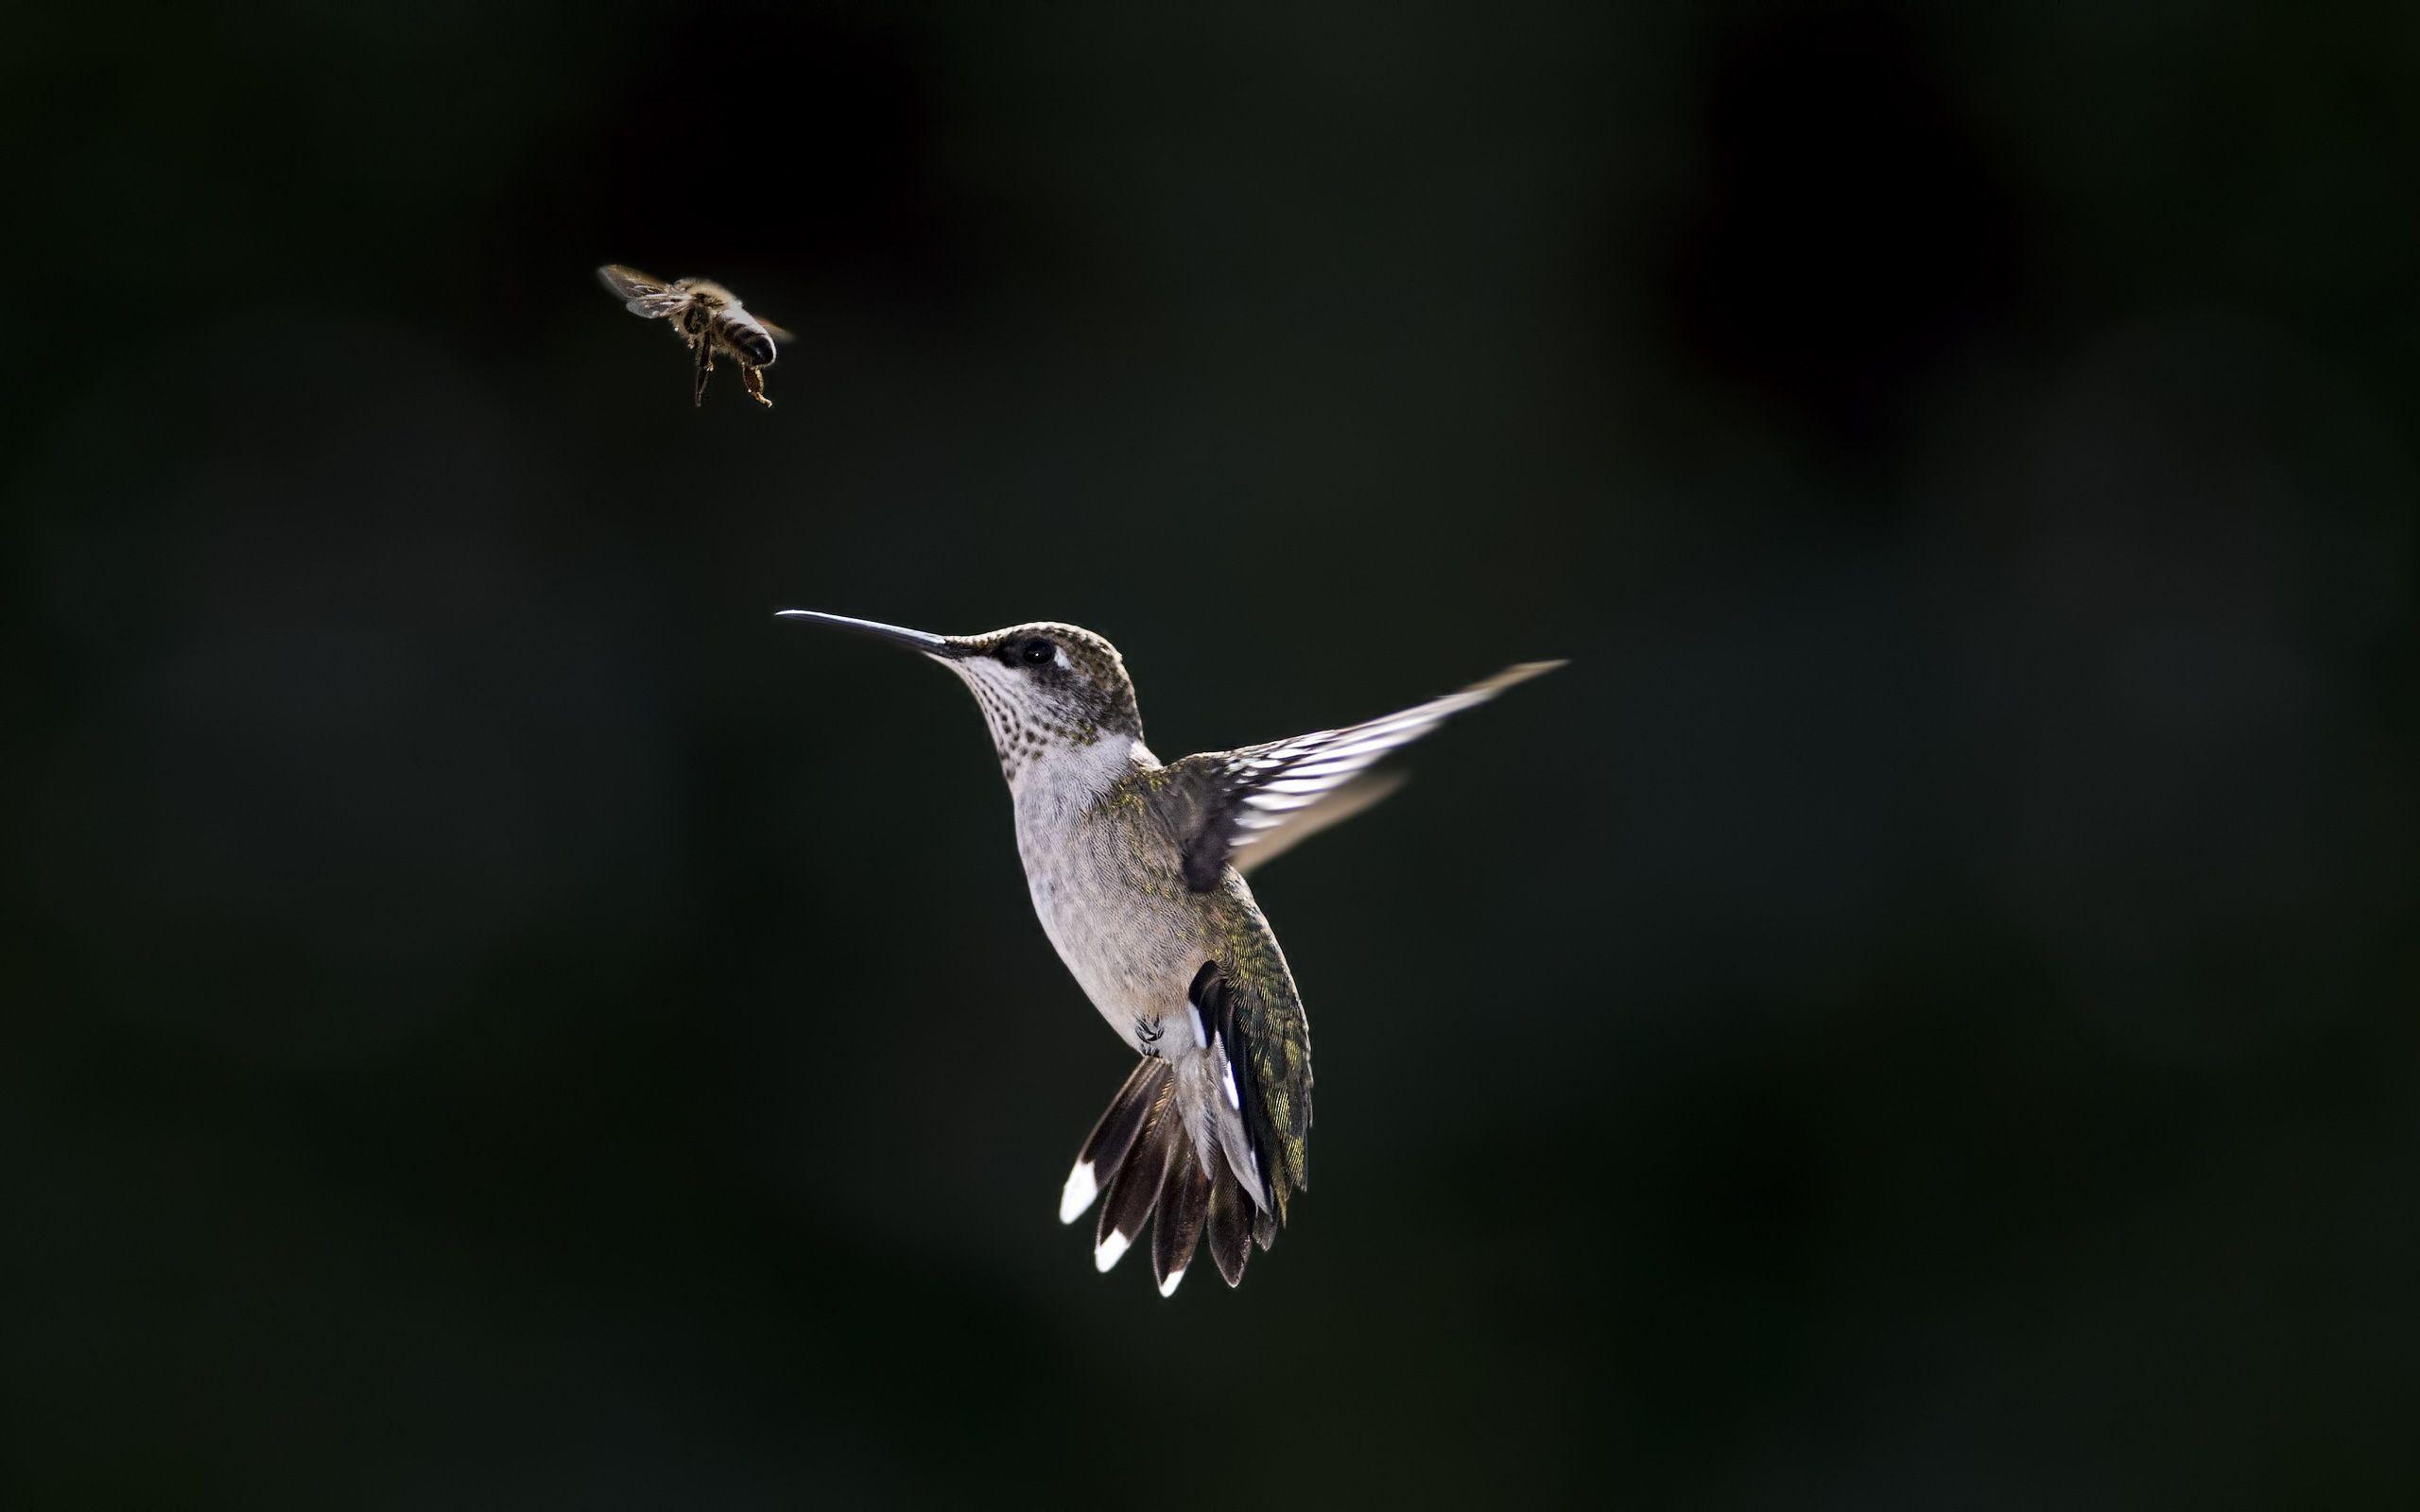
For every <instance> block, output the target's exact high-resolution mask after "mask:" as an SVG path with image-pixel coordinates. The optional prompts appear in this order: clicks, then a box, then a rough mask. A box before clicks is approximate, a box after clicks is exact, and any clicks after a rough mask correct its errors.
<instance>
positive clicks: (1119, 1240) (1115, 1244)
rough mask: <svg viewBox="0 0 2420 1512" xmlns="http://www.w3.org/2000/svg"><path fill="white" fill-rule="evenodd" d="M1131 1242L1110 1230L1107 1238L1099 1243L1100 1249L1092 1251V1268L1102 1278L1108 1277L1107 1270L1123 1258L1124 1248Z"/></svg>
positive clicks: (1115, 1231)
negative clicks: (1102, 1276)
mask: <svg viewBox="0 0 2420 1512" xmlns="http://www.w3.org/2000/svg"><path fill="white" fill-rule="evenodd" d="M1133 1242H1134V1241H1132V1239H1129V1238H1127V1237H1126V1236H1125V1235H1124V1234H1121V1233H1119V1232H1118V1231H1117V1230H1116V1229H1111V1230H1110V1231H1109V1237H1107V1238H1106V1239H1103V1240H1102V1241H1101V1242H1100V1247H1099V1248H1098V1249H1096V1250H1094V1251H1093V1268H1094V1269H1095V1270H1098V1271H1099V1272H1100V1273H1101V1274H1102V1275H1104V1276H1106V1275H1108V1274H1109V1268H1110V1267H1111V1266H1112V1265H1115V1264H1116V1263H1118V1262H1119V1261H1120V1260H1122V1259H1124V1258H1125V1255H1126V1246H1128V1245H1131V1244H1132V1243H1133Z"/></svg>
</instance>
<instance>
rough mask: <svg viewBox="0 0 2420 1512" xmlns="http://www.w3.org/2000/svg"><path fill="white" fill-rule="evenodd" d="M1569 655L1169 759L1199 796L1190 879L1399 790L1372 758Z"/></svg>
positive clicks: (1187, 868) (1258, 856) (1188, 858)
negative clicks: (1332, 724)
mask: <svg viewBox="0 0 2420 1512" xmlns="http://www.w3.org/2000/svg"><path fill="white" fill-rule="evenodd" d="M1561 665H1563V663H1562V662H1522V663H1520V664H1519V665H1518V666H1511V667H1507V668H1505V669H1504V670H1503V671H1501V672H1499V673H1497V674H1496V675H1495V676H1494V677H1492V678H1489V679H1485V680H1484V681H1480V682H1474V683H1472V684H1471V685H1470V686H1469V687H1467V688H1464V689H1463V690H1462V691H1461V692H1460V693H1449V694H1447V695H1446V696H1443V697H1442V698H1432V699H1430V700H1429V701H1428V702H1426V703H1424V704H1417V705H1414V706H1413V707H1412V708H1409V709H1405V710H1402V711H1400V712H1398V713H1392V714H1387V715H1385V716H1383V717H1381V718H1377V719H1370V720H1364V721H1363V722H1362V723H1360V724H1357V725H1347V726H1345V727H1344V728H1343V729H1341V730H1319V731H1317V732H1315V733H1313V734H1308V735H1297V736H1295V737H1294V738H1293V739H1291V740H1276V741H1271V742H1269V743H1268V744H1267V745H1261V746H1246V747H1243V748H1242V749H1240V750H1224V751H1208V752H1204V753H1203V754H1201V755H1199V756H1187V757H1185V758H1184V760H1183V761H1180V762H1176V763H1174V764H1172V765H1171V766H1170V767H1169V770H1170V772H1171V773H1172V774H1173V775H1175V776H1176V777H1177V779H1178V780H1179V781H1180V782H1183V783H1184V785H1185V786H1187V787H1189V788H1191V789H1192V790H1193V791H1192V792H1191V794H1190V795H1189V796H1190V797H1192V798H1193V799H1194V800H1195V802H1196V804H1197V805H1198V807H1197V815H1196V817H1195V820H1194V823H1193V824H1192V826H1191V828H1190V829H1189V830H1188V831H1186V832H1185V833H1184V834H1183V835H1182V838H1183V840H1184V881H1185V885H1186V886H1188V887H1191V888H1192V889H1193V890H1194V891H1196V892H1208V891H1209V890H1210V889H1212V888H1214V887H1216V886H1218V885H1219V876H1220V874H1221V873H1222V872H1223V871H1224V869H1225V868H1227V867H1229V866H1233V867H1235V868H1236V869H1237V870H1238V871H1243V870H1249V869H1251V868H1253V867H1254V866H1257V865H1258V864H1259V863H1261V862H1263V861H1267V860H1269V859H1270V858H1271V857H1272V856H1275V855H1277V854H1278V853H1279V852H1280V851H1287V850H1290V849H1291V848H1292V847H1293V846H1295V845H1296V844H1297V843H1299V842H1301V841H1303V840H1305V839H1307V838H1308V837H1309V836H1311V835H1313V834H1316V833H1319V832H1320V831H1322V830H1324V829H1326V828H1327V827H1328V826H1330V825H1332V824H1336V823H1338V822H1340V821H1341V820H1344V819H1348V818H1351V817H1352V816H1354V815H1356V814H1358V813H1360V812H1361V811H1362V810H1363V809H1366V808H1368V807H1369V806H1370V805H1371V804H1373V803H1375V802H1376V801H1378V799H1382V798H1385V797H1386V796H1387V795H1388V794H1390V793H1392V792H1393V791H1394V790H1395V788H1396V787H1398V786H1400V785H1401V783H1402V779H1401V778H1399V777H1395V776H1392V775H1381V774H1373V773H1371V772H1370V770H1369V768H1370V766H1371V765H1372V764H1373V763H1374V762H1376V761H1378V760H1379V759H1380V758H1382V757H1384V756H1386V755H1387V753H1389V752H1390V751H1392V750H1393V749H1395V748H1396V747H1399V746H1405V745H1409V743H1410V742H1412V741H1415V740H1418V739H1419V738H1420V737H1421V736H1423V735H1426V734H1427V733H1428V732H1429V731H1430V730H1435V729H1436V728H1437V727H1438V726H1439V725H1440V724H1443V722H1444V721H1445V720H1447V719H1449V718H1451V717H1452V716H1454V715H1455V714H1458V713H1461V712H1462V711H1463V710H1465V709H1476V708H1478V706H1479V705H1480V704H1483V703H1485V702H1487V700H1489V699H1490V698H1493V697H1495V696H1496V695H1497V694H1499V693H1502V692H1503V691H1504V690H1505V689H1507V688H1509V687H1512V686H1513V684H1514V683H1518V682H1527V681H1529V680H1530V679H1531V678H1534V677H1537V676H1539V675H1540V674H1542V673H1547V672H1551V671H1553V670H1554V669H1555V668H1557V667H1559V666H1561Z"/></svg>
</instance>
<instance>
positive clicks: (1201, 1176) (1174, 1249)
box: [1151, 1119, 1210, 1297]
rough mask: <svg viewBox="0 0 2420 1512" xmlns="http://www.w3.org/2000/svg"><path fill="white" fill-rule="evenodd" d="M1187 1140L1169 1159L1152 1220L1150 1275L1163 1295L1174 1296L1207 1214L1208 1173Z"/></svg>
mask: <svg viewBox="0 0 2420 1512" xmlns="http://www.w3.org/2000/svg"><path fill="white" fill-rule="evenodd" d="M1169 1122H1170V1123H1175V1122H1176V1120H1174V1119H1170V1120H1169ZM1190 1143H1191V1142H1190V1141H1185V1142H1184V1145H1183V1146H1181V1147H1180V1148H1179V1149H1178V1151H1177V1152H1176V1155H1175V1156H1174V1158H1173V1159H1171V1160H1169V1161H1168V1174H1167V1180H1166V1181H1164V1182H1162V1183H1161V1185H1160V1209H1159V1213H1158V1215H1157V1216H1155V1217H1154V1218H1152V1220H1151V1274H1152V1276H1153V1277H1155V1278H1156V1279H1157V1280H1158V1281H1159V1283H1160V1295H1161V1296H1162V1297H1174V1296H1175V1295H1176V1288H1177V1283H1178V1282H1179V1281H1182V1280H1184V1272H1185V1269H1186V1267H1188V1266H1190V1265H1191V1264H1192V1263H1193V1251H1194V1249H1195V1248H1196V1247H1197V1246H1199V1245H1200V1243H1201V1225H1202V1224H1203V1222H1205V1221H1206V1220H1207V1219H1208V1218H1209V1216H1210V1174H1209V1173H1208V1172H1206V1171H1204V1170H1202V1169H1201V1161H1200V1160H1195V1159H1194V1158H1193V1151H1192V1150H1191V1148H1190V1147H1189V1146H1190Z"/></svg>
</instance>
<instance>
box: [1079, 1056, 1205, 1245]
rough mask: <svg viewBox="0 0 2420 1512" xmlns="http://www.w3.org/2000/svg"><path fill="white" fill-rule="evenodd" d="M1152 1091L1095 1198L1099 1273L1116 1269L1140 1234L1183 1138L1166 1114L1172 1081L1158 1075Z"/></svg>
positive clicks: (1179, 1123) (1176, 1122)
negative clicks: (1137, 1127) (1103, 1191)
mask: <svg viewBox="0 0 2420 1512" xmlns="http://www.w3.org/2000/svg"><path fill="white" fill-rule="evenodd" d="M1152 1087H1153V1089H1154V1091H1153V1092H1152V1095H1151V1096H1150V1100H1149V1103H1148V1105H1147V1106H1146V1107H1145V1108H1144V1111H1143V1126H1142V1131H1141V1132H1140V1133H1138V1134H1137V1135H1135V1137H1134V1141H1133V1144H1132V1148H1130V1149H1128V1150H1127V1152H1126V1157H1125V1159H1124V1160H1121V1161H1119V1162H1118V1166H1117V1174H1116V1176H1115V1177H1112V1178H1111V1179H1110V1183H1109V1194H1108V1195H1107V1196H1105V1197H1103V1198H1102V1199H1101V1205H1100V1226H1099V1227H1098V1229H1095V1230H1094V1232H1093V1264H1094V1265H1095V1266H1097V1267H1098V1268H1099V1269H1101V1270H1104V1271H1106V1270H1108V1269H1109V1268H1110V1267H1111V1266H1113V1265H1115V1264H1116V1263H1117V1262H1118V1260H1119V1259H1120V1258H1121V1257H1123V1256H1124V1255H1125V1253H1126V1250H1127V1246H1130V1245H1132V1244H1133V1243H1134V1241H1135V1240H1136V1239H1137V1238H1139V1237H1140V1236H1141V1235H1142V1232H1143V1225H1144V1224H1145V1223H1146V1222H1147V1221H1149V1220H1150V1216H1151V1209H1152V1208H1153V1207H1154V1206H1156V1205H1157V1204H1158V1202H1159V1200H1160V1183H1161V1181H1162V1179H1163V1178H1164V1177H1166V1176H1167V1168H1168V1160H1169V1158H1170V1157H1171V1156H1172V1155H1173V1154H1174V1153H1175V1151H1176V1148H1177V1143H1178V1141H1179V1140H1181V1139H1182V1138H1183V1137H1184V1120H1183V1119H1181V1118H1177V1117H1174V1116H1172V1115H1170V1113H1169V1111H1168V1105H1169V1104H1170V1103H1171V1102H1173V1101H1174V1100H1175V1099H1174V1092H1175V1090H1176V1084H1175V1082H1174V1081H1173V1080H1172V1079H1170V1078H1169V1077H1167V1076H1160V1077H1157V1078H1154V1080H1153V1082H1152Z"/></svg>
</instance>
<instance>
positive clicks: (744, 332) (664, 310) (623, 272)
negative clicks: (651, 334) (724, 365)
mask: <svg viewBox="0 0 2420 1512" xmlns="http://www.w3.org/2000/svg"><path fill="white" fill-rule="evenodd" d="M596 276H597V278H598V279H600V280H602V281H603V283H604V284H605V286H606V287H607V288H609V289H612V290H613V291H614V293H615V294H618V295H620V296H621V298H622V308H624V309H626V310H628V311H630V312H631V314H632V315H635V316H639V317H642V318H646V319H649V320H669V321H671V322H672V334H673V335H677V336H679V337H680V338H681V339H682V340H683V341H684V342H686V343H688V347H689V350H690V351H691V352H694V353H696V354H697V358H698V377H697V382H696V384H695V385H694V386H693V387H691V389H690V391H689V398H690V402H691V403H693V404H704V403H705V402H706V380H707V379H708V378H711V377H713V376H714V371H715V353H716V352H721V353H722V354H723V355H724V356H727V357H729V358H730V359H731V360H732V361H734V362H735V363H737V364H739V378H740V382H742V383H744V384H746V385H747V386H748V397H749V398H751V399H753V400H754V401H756V403H758V404H762V405H764V406H765V407H766V408H768V409H770V408H772V407H773V402H772V401H771V400H769V399H768V398H766V397H765V369H768V368H769V367H771V366H772V365H773V357H774V355H775V351H774V346H773V343H775V342H776V341H788V340H791V339H793V338H792V336H791V335H790V334H789V333H788V332H787V331H785V330H783V329H782V328H781V327H780V326H777V325H775V324H774V323H773V322H772V321H770V320H760V319H758V318H756V317H754V316H752V315H751V314H749V313H748V311H747V310H746V309H745V308H743V307H742V306H741V305H740V302H739V297H738V296H737V295H735V294H734V293H732V292H731V290H729V289H727V288H724V287H723V286H722V285H721V284H719V283H714V282H713V281H711V280H709V279H702V278H684V279H679V280H676V281H674V282H672V283H665V282H663V281H662V280H661V279H653V278H649V277H648V275H646V274H645V273H642V272H640V271H639V270H638V269H637V268H635V267H625V266H622V265H621V264H619V263H608V264H606V265H605V266H603V267H600V268H598V269H597V270H596Z"/></svg>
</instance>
